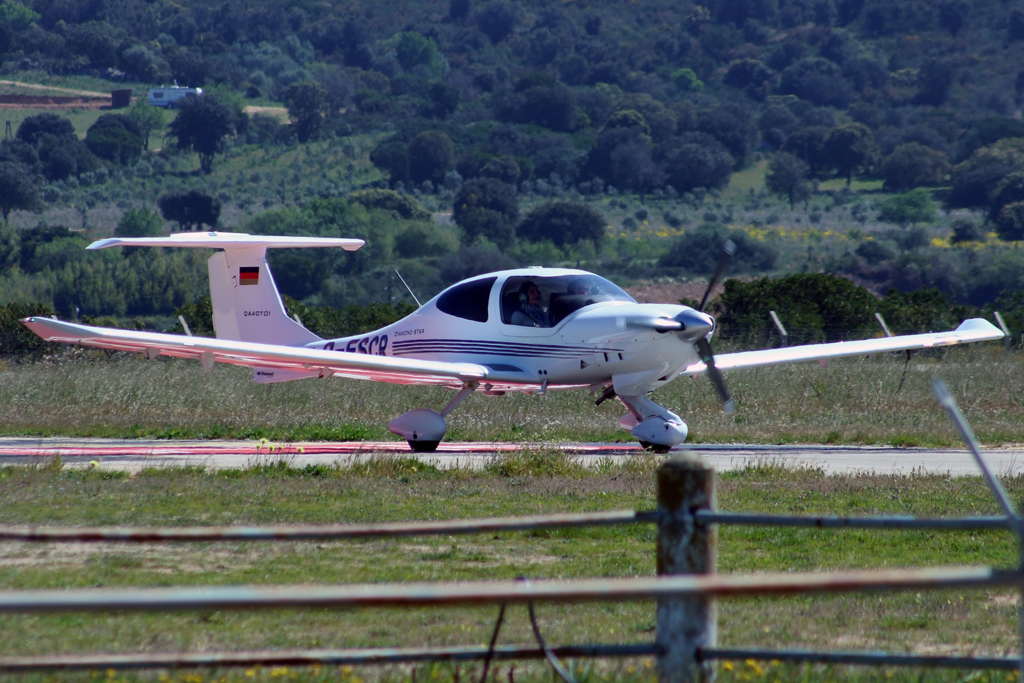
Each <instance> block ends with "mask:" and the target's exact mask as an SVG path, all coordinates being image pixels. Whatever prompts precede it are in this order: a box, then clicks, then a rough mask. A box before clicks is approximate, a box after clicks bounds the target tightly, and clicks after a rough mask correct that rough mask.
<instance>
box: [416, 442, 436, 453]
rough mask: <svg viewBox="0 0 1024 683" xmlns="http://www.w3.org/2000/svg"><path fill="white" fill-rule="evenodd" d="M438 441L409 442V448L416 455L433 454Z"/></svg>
mask: <svg viewBox="0 0 1024 683" xmlns="http://www.w3.org/2000/svg"><path fill="white" fill-rule="evenodd" d="M440 443H441V442H440V441H409V448H411V449H412V450H413V451H415V452H416V453H433V452H434V451H436V450H437V446H438V444H440Z"/></svg>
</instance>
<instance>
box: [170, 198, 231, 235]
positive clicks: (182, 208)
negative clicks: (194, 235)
mask: <svg viewBox="0 0 1024 683" xmlns="http://www.w3.org/2000/svg"><path fill="white" fill-rule="evenodd" d="M157 206H158V207H160V215H162V216H163V217H164V219H165V220H168V221H177V222H178V225H179V226H180V227H181V229H182V230H198V229H199V227H200V226H202V225H209V226H210V227H211V228H212V227H214V226H215V225H217V220H218V219H219V218H220V202H219V201H218V200H217V199H215V198H213V197H211V196H210V195H208V194H206V193H205V192H202V191H201V190H189V191H187V192H173V193H170V194H165V195H164V196H162V197H160V199H159V200H158V201H157Z"/></svg>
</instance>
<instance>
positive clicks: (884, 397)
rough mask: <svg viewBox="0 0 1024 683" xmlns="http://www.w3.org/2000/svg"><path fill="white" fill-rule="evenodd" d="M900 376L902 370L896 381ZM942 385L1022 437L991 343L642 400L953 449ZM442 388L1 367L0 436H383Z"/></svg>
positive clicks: (500, 401) (723, 429) (821, 434)
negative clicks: (721, 396)
mask: <svg viewBox="0 0 1024 683" xmlns="http://www.w3.org/2000/svg"><path fill="white" fill-rule="evenodd" d="M904 375H905V377H904ZM935 375H941V376H943V377H945V378H946V379H947V381H948V382H949V384H950V386H951V387H952V388H953V390H954V392H955V394H956V397H957V399H958V400H959V401H960V405H961V407H962V409H963V411H964V413H965V414H966V415H967V417H968V419H969V420H971V423H972V425H973V426H974V429H975V431H976V432H977V433H978V435H979V437H980V438H981V439H982V440H984V441H986V442H988V443H1001V442H1019V441H1024V388H1022V387H1024V355H1022V354H1015V355H1014V356H1012V357H1010V358H1007V357H1005V356H1003V354H1002V353H1001V351H1000V350H999V349H998V348H997V347H995V346H974V347H967V348H958V349H951V350H947V351H942V352H936V353H934V354H932V355H930V356H927V357H920V356H915V358H914V360H913V361H912V362H911V363H910V364H909V366H906V365H905V363H904V357H903V356H901V355H895V354H892V355H885V356H876V357H873V358H870V359H869V358H852V359H844V360H840V361H834V362H833V363H832V364H831V367H829V368H821V367H819V366H818V365H817V364H802V365H791V366H780V367H775V368H764V369H759V370H747V371H738V372H735V373H731V374H729V375H728V376H727V378H726V379H727V381H728V384H729V387H730V389H731V390H732V392H733V394H734V395H735V397H736V399H737V402H738V404H739V409H738V410H737V412H736V413H735V414H733V415H725V414H724V413H722V411H721V410H720V409H719V405H718V401H717V399H716V397H715V395H714V392H713V390H712V388H711V385H710V382H708V381H707V380H706V379H705V378H700V377H698V378H681V379H677V380H676V381H675V382H673V383H671V384H670V385H668V386H667V387H665V388H664V389H661V390H659V391H658V392H657V393H656V394H655V395H654V398H655V400H657V401H658V402H660V403H662V404H663V405H665V406H667V407H668V408H670V409H672V410H674V411H676V412H677V413H679V414H680V415H681V416H682V417H683V418H684V419H685V420H686V421H687V422H688V423H689V425H690V434H691V437H690V438H691V440H693V441H698V442H709V441H710V442H714V441H742V442H754V443H784V442H794V441H795V442H814V443H822V442H827V443H892V444H897V445H914V444H920V445H947V444H951V443H956V441H957V440H956V436H955V434H954V432H953V429H952V427H951V425H950V423H949V421H948V419H947V417H946V416H945V413H943V412H942V411H941V409H940V408H939V406H938V403H937V402H936V401H935V398H934V397H933V396H932V392H931V388H930V380H931V378H932V377H933V376H935ZM451 395H452V394H451V393H450V392H448V391H446V390H443V389H433V388H422V387H402V386H394V385H385V384H376V383H371V382H362V381H356V380H339V379H331V380H303V381H298V382H289V383H285V384H278V385H257V384H254V383H253V382H252V381H251V380H250V373H249V371H248V370H246V369H241V368H234V367H227V366H217V367H216V368H214V370H212V371H210V372H204V371H203V370H202V369H201V368H200V366H199V364H198V363H189V362H184V361H179V360H173V359H162V360H159V361H155V362H146V361H142V360H139V359H137V358H135V357H121V358H120V359H118V360H113V361H111V360H105V359H104V358H103V357H102V355H101V354H99V353H98V352H95V353H93V356H92V359H91V360H89V359H88V358H86V359H79V360H76V361H73V362H70V361H57V362H50V363H36V364H27V365H16V364H8V365H6V366H2V367H0V430H2V431H3V432H4V433H6V434H65V435H81V436H144V435H150V436H152V435H155V436H162V437H171V438H173V437H176V436H177V437H217V436H236V437H250V438H259V437H264V436H265V437H268V438H274V439H278V440H297V439H360V438H374V439H381V438H394V437H392V436H391V435H390V434H389V433H388V432H387V430H386V427H385V425H386V423H387V421H388V420H390V419H391V418H393V417H395V416H397V415H399V414H401V413H403V412H405V411H407V410H411V409H413V408H419V407H431V408H435V409H440V408H441V407H442V406H443V405H444V404H445V403H446V402H447V401H448V400H449V399H450V397H451ZM623 413H624V409H623V408H622V406H621V405H619V404H618V403H617V402H614V401H608V402H606V403H605V404H603V405H602V406H601V407H599V408H595V407H594V405H593V400H592V397H590V396H589V395H588V394H587V393H586V392H583V391H565V392H554V391H553V392H548V394H547V395H546V396H525V395H508V396H504V397H487V396H474V397H472V398H471V399H470V400H469V401H467V402H465V403H464V404H462V406H460V407H459V409H458V410H456V411H455V412H454V413H453V414H452V415H451V416H450V417H449V436H448V438H449V439H451V440H459V439H467V440H533V441H542V442H543V441H549V442H551V441H562V440H594V441H608V440H628V438H629V437H628V434H627V433H626V432H624V431H622V430H621V429H619V428H618V427H617V424H616V421H617V419H618V417H619V416H620V415H622V414H623Z"/></svg>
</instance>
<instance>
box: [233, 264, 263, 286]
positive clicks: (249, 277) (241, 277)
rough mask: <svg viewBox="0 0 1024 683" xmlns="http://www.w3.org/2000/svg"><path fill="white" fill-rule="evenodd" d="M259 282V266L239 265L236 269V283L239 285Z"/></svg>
mask: <svg viewBox="0 0 1024 683" xmlns="http://www.w3.org/2000/svg"><path fill="white" fill-rule="evenodd" d="M259 283H260V268H259V266H256V267H251V266H250V267H245V266H243V267H241V268H239V269H238V284H240V285H258V284H259Z"/></svg>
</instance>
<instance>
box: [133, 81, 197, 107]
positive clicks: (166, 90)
mask: <svg viewBox="0 0 1024 683" xmlns="http://www.w3.org/2000/svg"><path fill="white" fill-rule="evenodd" d="M202 94H203V89H202V88H185V87H183V86H180V85H168V86H163V87H161V88H153V89H152V90H150V91H149V96H148V97H146V101H147V102H149V103H150V104H152V105H153V106H154V107H164V108H166V109H174V108H175V107H176V106H178V100H180V99H181V98H183V97H188V96H189V95H195V96H196V97H199V96H200V95H202Z"/></svg>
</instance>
